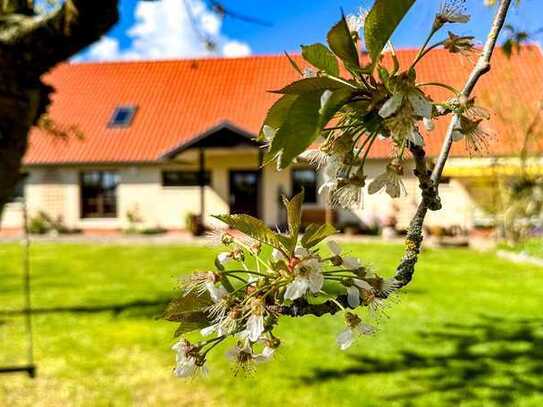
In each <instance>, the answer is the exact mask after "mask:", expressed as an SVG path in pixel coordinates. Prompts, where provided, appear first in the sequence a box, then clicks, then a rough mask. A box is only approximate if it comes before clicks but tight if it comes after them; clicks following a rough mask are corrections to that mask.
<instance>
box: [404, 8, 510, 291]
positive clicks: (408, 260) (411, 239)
mask: <svg viewBox="0 0 543 407" xmlns="http://www.w3.org/2000/svg"><path fill="white" fill-rule="evenodd" d="M510 6H511V0H502V1H501V3H500V6H499V8H498V10H497V12H496V15H495V17H494V21H493V23H492V28H491V30H490V33H489V34H488V37H487V40H486V43H485V46H484V48H483V52H482V53H481V56H480V57H479V60H478V61H477V64H476V65H475V67H474V68H473V71H472V72H471V74H470V76H469V77H468V79H467V81H466V84H465V85H464V89H463V90H462V94H463V95H464V96H466V97H469V95H470V94H471V92H472V91H473V89H474V88H475V85H477V82H479V80H480V79H481V77H482V76H483V75H485V74H486V73H487V72H489V71H490V60H491V58H492V54H493V53H494V50H495V48H496V42H497V40H498V36H499V34H500V32H501V30H502V28H503V25H504V23H505V19H506V17H507V12H508V11H509V8H510ZM459 119H460V118H459V117H458V115H455V116H454V117H453V118H452V120H451V123H450V125H449V128H448V130H447V133H446V136H445V140H444V142H443V146H442V148H441V152H440V154H439V157H438V159H437V162H436V166H435V168H434V171H433V173H432V177H431V179H432V181H433V184H434V185H436V186H437V185H439V181H440V179H441V174H442V173H443V169H444V168H445V163H446V162H447V159H448V158H449V153H450V151H451V146H452V143H453V138H452V135H453V132H454V129H455V128H456V126H457V124H458V121H459ZM428 209H429V207H428V204H427V202H426V200H425V199H423V200H422V202H421V203H420V204H419V207H418V209H417V212H416V213H415V216H414V217H413V219H412V220H411V223H410V225H409V229H408V233H407V238H406V241H405V254H404V257H403V258H402V261H401V262H400V264H399V266H398V267H397V269H396V279H397V280H398V281H399V283H400V288H401V287H403V286H406V285H407V284H409V282H410V281H411V279H412V278H413V274H414V272H415V265H416V264H417V261H418V255H419V253H420V249H421V245H422V240H423V236H422V232H423V225H424V219H425V218H426V214H427V212H428Z"/></svg>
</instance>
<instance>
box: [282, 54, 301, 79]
mask: <svg viewBox="0 0 543 407" xmlns="http://www.w3.org/2000/svg"><path fill="white" fill-rule="evenodd" d="M285 55H286V56H287V58H288V61H289V62H290V64H291V65H292V67H293V68H294V70H295V71H296V72H298V73H299V74H300V76H304V73H303V72H302V70H301V69H300V67H299V66H298V64H297V63H296V61H295V60H294V59H293V58H292V57H291V56H290V55H289V54H288V52H286V51H285Z"/></svg>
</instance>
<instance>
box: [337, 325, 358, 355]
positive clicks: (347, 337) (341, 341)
mask: <svg viewBox="0 0 543 407" xmlns="http://www.w3.org/2000/svg"><path fill="white" fill-rule="evenodd" d="M353 342H354V335H353V331H352V329H350V328H347V329H345V330H344V331H341V332H340V333H339V335H338V336H337V337H336V343H337V344H338V346H339V348H340V349H341V350H345V349H347V348H349V347H350V346H351V345H352V344H353Z"/></svg>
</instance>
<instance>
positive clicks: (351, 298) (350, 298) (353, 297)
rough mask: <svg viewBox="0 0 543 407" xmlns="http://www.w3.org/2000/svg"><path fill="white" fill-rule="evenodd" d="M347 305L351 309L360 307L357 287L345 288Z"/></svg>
mask: <svg viewBox="0 0 543 407" xmlns="http://www.w3.org/2000/svg"><path fill="white" fill-rule="evenodd" d="M347 303H348V304H349V307H351V308H358V307H359V306H360V290H359V289H358V288H357V287H355V286H350V287H347Z"/></svg>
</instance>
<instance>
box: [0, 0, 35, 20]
mask: <svg viewBox="0 0 543 407" xmlns="http://www.w3.org/2000/svg"><path fill="white" fill-rule="evenodd" d="M0 2H1V3H0V16H5V15H9V14H23V15H26V16H31V15H33V14H34V2H33V1H31V0H0Z"/></svg>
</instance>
